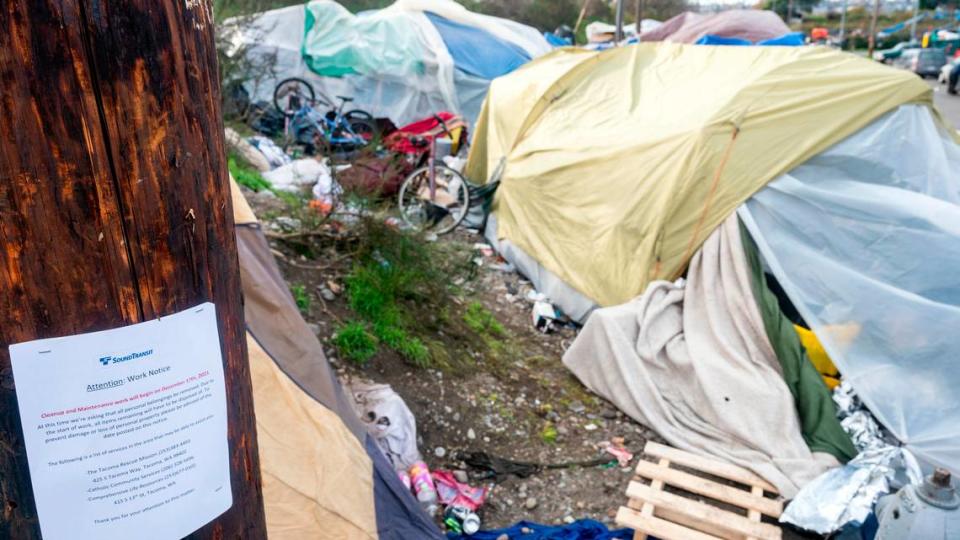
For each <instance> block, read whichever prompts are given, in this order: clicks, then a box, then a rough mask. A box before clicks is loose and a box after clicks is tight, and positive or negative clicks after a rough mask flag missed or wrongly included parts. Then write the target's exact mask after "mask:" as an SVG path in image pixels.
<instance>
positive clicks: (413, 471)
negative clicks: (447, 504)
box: [410, 461, 437, 516]
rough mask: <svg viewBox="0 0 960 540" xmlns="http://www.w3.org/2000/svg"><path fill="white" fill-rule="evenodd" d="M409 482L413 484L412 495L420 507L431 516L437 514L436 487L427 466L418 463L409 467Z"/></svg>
mask: <svg viewBox="0 0 960 540" xmlns="http://www.w3.org/2000/svg"><path fill="white" fill-rule="evenodd" d="M410 481H411V482H412V483H413V493H414V494H415V495H416V496H417V500H418V501H420V505H421V506H423V509H424V510H426V511H427V513H428V514H430V515H431V516H432V515H434V514H436V513H437V487H436V485H435V484H434V483H433V478H432V477H431V475H430V469H429V468H428V467H427V464H426V463H424V462H422V461H418V462H416V463H414V464H413V466H411V467H410Z"/></svg>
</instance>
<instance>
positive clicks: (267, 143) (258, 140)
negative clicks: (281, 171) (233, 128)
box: [247, 135, 292, 169]
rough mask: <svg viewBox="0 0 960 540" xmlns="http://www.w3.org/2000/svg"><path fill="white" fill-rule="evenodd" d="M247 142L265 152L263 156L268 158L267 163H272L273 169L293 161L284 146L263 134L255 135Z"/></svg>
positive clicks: (262, 152)
mask: <svg viewBox="0 0 960 540" xmlns="http://www.w3.org/2000/svg"><path fill="white" fill-rule="evenodd" d="M247 142H249V143H250V144H251V145H252V146H253V147H254V148H256V149H257V150H259V151H260V153H261V154H263V157H265V158H266V160H267V163H269V164H270V168H271V169H276V168H277V167H282V166H284V165H286V164H287V163H290V162H291V161H292V160H291V159H290V156H288V155H287V154H286V153H284V151H283V149H282V148H280V147H279V146H277V143H275V142H273V140H271V139H268V138H266V137H264V136H262V135H254V136H253V137H250V138H248V139H247Z"/></svg>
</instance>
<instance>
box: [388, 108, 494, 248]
mask: <svg viewBox="0 0 960 540" xmlns="http://www.w3.org/2000/svg"><path fill="white" fill-rule="evenodd" d="M434 119H435V120H436V121H437V122H438V124H439V125H440V126H441V128H442V132H443V134H445V135H446V136H447V137H449V138H451V139H452V138H453V134H452V133H451V132H450V129H449V128H448V127H447V124H446V122H444V120H443V118H441V117H440V116H438V115H434ZM411 142H412V143H413V144H414V145H416V146H420V147H426V148H427V149H428V150H427V163H426V165H425V166H423V167H420V168H419V169H416V170H414V171H413V172H412V173H410V174H409V175H407V177H406V178H405V179H404V180H403V183H401V184H400V193H399V194H398V196H397V202H398V205H399V209H400V217H401V219H403V221H404V223H406V224H407V225H408V226H410V227H411V228H413V229H415V230H417V231H421V232H423V231H427V230H430V231H431V232H434V233H436V234H438V235H439V234H446V233H449V232H450V231H452V230H454V229H456V228H457V226H458V225H460V223H462V222H463V220H464V219H465V218H466V217H467V214H468V213H469V211H470V204H471V202H472V201H476V200H489V199H490V198H492V195H493V192H494V191H495V190H496V189H497V185H498V184H499V181H500V175H501V174H502V169H503V167H502V165H503V163H502V162H501V164H500V165H498V167H497V170H496V171H495V172H494V174H493V177H492V180H491V182H489V183H488V184H486V185H483V186H480V185H476V184H472V183H471V182H469V181H468V180H467V179H466V178H464V176H463V175H462V174H460V173H459V172H457V171H456V170H454V169H452V168H450V167H448V166H447V165H446V164H444V163H438V162H437V159H436V148H437V142H436V137H434V138H431V139H429V140H427V139H426V138H424V137H415V138H413V139H411Z"/></svg>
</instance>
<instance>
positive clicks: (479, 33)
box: [424, 11, 530, 80]
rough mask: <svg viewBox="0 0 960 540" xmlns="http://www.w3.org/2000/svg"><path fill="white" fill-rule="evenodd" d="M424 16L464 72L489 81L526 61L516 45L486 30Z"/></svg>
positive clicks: (437, 16)
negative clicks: (438, 33)
mask: <svg viewBox="0 0 960 540" xmlns="http://www.w3.org/2000/svg"><path fill="white" fill-rule="evenodd" d="M424 15H426V16H427V18H428V19H430V22H431V23H433V26H434V27H436V29H437V31H438V32H440V37H441V38H442V39H443V43H444V45H446V46H447V51H449V52H450V56H451V57H452V58H453V63H454V65H455V66H456V67H457V69H459V70H460V71H463V72H464V73H467V74H469V75H473V76H476V77H480V78H482V79H487V80H491V79H495V78H497V77H499V76H501V75H506V74H507V73H510V72H511V71H513V70H515V69H517V68H518V67H520V66H522V65H523V64H526V63H527V62H529V61H530V55H528V54H527V52H526V51H524V50H523V49H522V48H520V47H519V46H518V45H514V44H513V43H510V42H509V41H505V40H502V39H500V38H498V37H496V36H494V35H493V34H491V33H489V32H487V31H486V30H482V29H480V28H475V27H472V26H466V25H463V24H460V23H456V22H453V21H451V20H450V19H446V18H443V17H441V16H439V15H437V14H435V13H430V12H429V11H425V12H424Z"/></svg>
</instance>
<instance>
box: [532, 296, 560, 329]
mask: <svg viewBox="0 0 960 540" xmlns="http://www.w3.org/2000/svg"><path fill="white" fill-rule="evenodd" d="M532 315H533V326H534V327H535V328H536V329H537V330H539V331H541V332H543V333H544V334H549V333H550V332H553V331H554V330H556V322H557V319H559V318H560V316H559V315H558V314H557V309H556V308H555V307H553V304H551V303H550V302H546V301H543V300H538V301H537V302H536V303H535V304H533V312H532Z"/></svg>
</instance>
